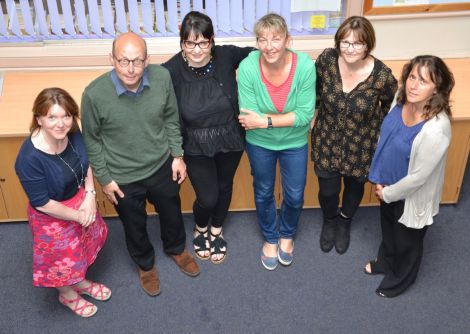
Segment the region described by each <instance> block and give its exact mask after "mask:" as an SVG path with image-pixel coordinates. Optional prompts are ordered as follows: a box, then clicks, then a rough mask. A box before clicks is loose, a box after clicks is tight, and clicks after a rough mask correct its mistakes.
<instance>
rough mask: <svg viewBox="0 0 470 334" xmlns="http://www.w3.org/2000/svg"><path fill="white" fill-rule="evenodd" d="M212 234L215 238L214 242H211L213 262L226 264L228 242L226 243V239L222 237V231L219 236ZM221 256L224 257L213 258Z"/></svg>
mask: <svg viewBox="0 0 470 334" xmlns="http://www.w3.org/2000/svg"><path fill="white" fill-rule="evenodd" d="M210 234H211V236H212V237H214V240H211V241H210V245H211V262H212V263H213V264H220V263H222V262H224V260H225V258H226V257H227V241H225V240H224V238H223V237H222V231H220V233H219V234H213V233H212V232H210ZM222 248H223V250H222ZM219 254H222V255H223V256H222V257H221V258H220V259H214V258H213V257H212V255H219Z"/></svg>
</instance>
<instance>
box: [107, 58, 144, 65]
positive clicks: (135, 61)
mask: <svg viewBox="0 0 470 334" xmlns="http://www.w3.org/2000/svg"><path fill="white" fill-rule="evenodd" d="M113 57H114V56H113ZM114 59H116V60H117V62H118V64H119V66H121V67H127V66H129V64H130V63H132V65H134V67H142V66H144V64H145V59H140V58H135V59H127V58H121V59H117V58H116V57H114Z"/></svg>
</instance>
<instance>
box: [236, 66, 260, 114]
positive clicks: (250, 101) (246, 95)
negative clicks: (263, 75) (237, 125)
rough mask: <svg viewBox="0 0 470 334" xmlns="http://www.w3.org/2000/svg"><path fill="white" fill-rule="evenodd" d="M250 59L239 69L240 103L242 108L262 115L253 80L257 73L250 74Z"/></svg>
mask: <svg viewBox="0 0 470 334" xmlns="http://www.w3.org/2000/svg"><path fill="white" fill-rule="evenodd" d="M248 60H249V59H247V60H245V61H244V62H242V63H241V64H240V67H239V69H238V101H239V104H240V108H243V109H248V110H251V111H254V112H256V113H258V114H259V113H260V111H259V108H258V103H257V102H256V94H255V89H254V84H253V80H254V77H255V76H256V73H252V72H250V66H249V64H248V62H247V61H248Z"/></svg>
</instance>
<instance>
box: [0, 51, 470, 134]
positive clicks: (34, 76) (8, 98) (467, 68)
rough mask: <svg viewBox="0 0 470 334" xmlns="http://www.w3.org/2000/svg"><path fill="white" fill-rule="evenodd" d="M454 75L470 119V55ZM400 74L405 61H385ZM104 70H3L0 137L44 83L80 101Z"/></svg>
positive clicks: (17, 122)
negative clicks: (89, 85) (84, 92)
mask: <svg viewBox="0 0 470 334" xmlns="http://www.w3.org/2000/svg"><path fill="white" fill-rule="evenodd" d="M446 63H447V64H448V65H449V67H450V68H451V70H452V72H453V73H454V76H455V81H456V85H455V88H454V91H453V93H452V101H453V102H452V105H453V117H454V120H470V58H465V59H447V60H446ZM386 64H387V65H388V66H390V68H391V69H392V71H393V74H394V75H395V77H397V78H398V77H399V75H400V73H401V69H402V67H403V65H404V64H405V61H387V62H386ZM105 71H106V70H77V69H75V70H58V71H51V70H48V71H26V72H21V71H12V72H4V73H3V78H4V79H3V91H2V95H1V96H0V137H13V136H26V135H28V133H29V131H28V127H29V123H30V120H31V107H32V105H33V101H34V99H35V97H36V96H37V94H38V93H39V92H40V91H41V90H42V89H43V88H46V87H54V86H56V87H61V88H63V89H65V90H67V91H68V92H69V93H70V94H71V95H72V96H73V97H74V99H75V100H76V101H77V103H78V104H79V105H80V100H81V95H82V92H83V89H84V88H85V87H86V86H87V85H88V84H89V83H90V82H91V81H92V80H93V79H95V78H96V77H98V76H99V75H100V74H102V73H104V72H105Z"/></svg>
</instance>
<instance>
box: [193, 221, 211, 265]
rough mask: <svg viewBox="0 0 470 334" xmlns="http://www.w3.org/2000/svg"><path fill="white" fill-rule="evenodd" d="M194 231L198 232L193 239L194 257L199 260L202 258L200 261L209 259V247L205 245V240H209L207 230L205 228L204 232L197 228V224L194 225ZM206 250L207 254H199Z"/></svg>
mask: <svg viewBox="0 0 470 334" xmlns="http://www.w3.org/2000/svg"><path fill="white" fill-rule="evenodd" d="M194 232H197V233H199V235H198V236H197V237H195V238H194V239H193V247H194V255H196V257H197V258H198V259H199V260H202V261H206V260H209V258H210V256H211V252H210V249H209V247H207V242H208V241H209V240H208V236H207V232H208V231H207V230H206V231H205V232H203V231H201V230H199V229H198V228H197V226H195V227H194ZM206 251H209V255H207V256H201V255H200V254H201V253H202V254H204V253H205V252H206Z"/></svg>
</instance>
